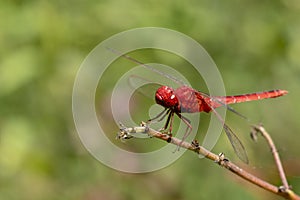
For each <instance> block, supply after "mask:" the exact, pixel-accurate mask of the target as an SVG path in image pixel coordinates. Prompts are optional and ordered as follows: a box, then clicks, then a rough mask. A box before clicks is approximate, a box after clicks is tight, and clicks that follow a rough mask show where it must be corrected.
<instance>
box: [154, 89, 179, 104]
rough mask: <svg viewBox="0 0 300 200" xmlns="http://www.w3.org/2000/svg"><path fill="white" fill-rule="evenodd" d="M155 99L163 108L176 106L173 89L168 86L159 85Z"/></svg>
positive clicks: (176, 100)
mask: <svg viewBox="0 0 300 200" xmlns="http://www.w3.org/2000/svg"><path fill="white" fill-rule="evenodd" d="M155 101H156V103H157V104H159V105H161V106H163V107H165V108H175V107H177V106H178V99H177V97H176V95H175V93H174V89H173V88H171V87H168V86H161V87H160V88H158V89H157V91H156V93H155Z"/></svg>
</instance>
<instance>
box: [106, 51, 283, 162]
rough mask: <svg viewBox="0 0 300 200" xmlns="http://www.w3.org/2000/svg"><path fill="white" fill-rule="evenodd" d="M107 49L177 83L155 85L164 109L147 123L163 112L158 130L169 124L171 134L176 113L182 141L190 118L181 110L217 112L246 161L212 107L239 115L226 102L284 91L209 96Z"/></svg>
mask: <svg viewBox="0 0 300 200" xmlns="http://www.w3.org/2000/svg"><path fill="white" fill-rule="evenodd" d="M108 49H109V50H110V51H112V52H113V53H116V54H118V55H120V56H122V57H124V58H126V59H128V60H130V61H132V62H134V63H137V64H140V65H142V66H144V67H146V68H147V69H149V70H151V71H154V72H156V73H158V74H160V75H162V76H164V77H166V78H169V79H172V80H173V81H175V82H177V83H179V84H180V85H181V86H180V87H178V88H177V89H173V88H171V87H169V86H165V85H163V86H161V87H160V88H158V89H157V91H156V93H155V101H156V103H157V104H159V105H161V106H162V107H164V110H163V111H162V112H161V113H159V114H158V115H157V116H156V117H154V118H152V119H149V120H148V123H151V122H159V121H162V120H163V119H165V117H166V116H167V121H166V123H165V125H164V127H163V128H162V129H161V130H167V129H168V127H169V129H168V133H169V134H172V123H173V119H174V115H177V116H178V117H179V118H180V119H181V120H182V121H183V122H184V123H185V124H186V125H187V129H186V131H185V134H184V136H183V138H182V141H184V140H185V139H186V137H187V136H188V135H189V134H190V132H191V131H192V125H191V121H190V120H189V119H188V118H187V117H185V116H183V115H182V113H197V112H206V113H209V112H212V113H214V114H215V115H216V116H217V118H218V119H219V121H220V122H221V123H222V124H223V129H224V131H225V133H226V135H227V137H228V139H229V141H230V143H231V145H232V147H233V149H234V151H235V153H236V154H237V156H238V157H239V158H240V159H241V160H242V161H243V162H245V163H248V157H247V154H246V151H245V148H244V146H243V144H242V143H241V141H240V140H239V139H238V137H237V136H236V134H235V133H234V132H233V131H232V130H231V128H230V127H229V126H228V125H226V123H225V121H224V119H223V118H222V117H221V115H220V114H219V113H218V112H217V111H216V108H218V107H221V106H225V107H226V108H227V109H228V110H230V111H232V112H234V113H236V114H238V115H240V116H242V115H241V114H239V113H238V112H236V111H235V110H234V109H233V108H231V107H230V106H228V104H234V103H241V102H247V101H254V100H260V99H267V98H276V97H280V96H283V95H285V94H287V93H288V92H287V91H286V90H270V91H264V92H257V93H250V94H242V95H234V96H210V95H208V94H206V93H203V92H200V91H198V90H196V89H193V88H191V87H189V86H187V85H184V84H183V83H182V82H181V81H179V80H177V79H176V78H175V77H173V76H170V75H168V74H164V73H163V72H160V71H159V70H157V69H155V68H152V67H151V66H149V65H147V64H144V63H142V62H140V61H138V60H136V59H134V58H132V57H130V56H128V55H124V54H121V53H120V52H118V51H117V50H114V49H111V48H108ZM242 117H243V116H242Z"/></svg>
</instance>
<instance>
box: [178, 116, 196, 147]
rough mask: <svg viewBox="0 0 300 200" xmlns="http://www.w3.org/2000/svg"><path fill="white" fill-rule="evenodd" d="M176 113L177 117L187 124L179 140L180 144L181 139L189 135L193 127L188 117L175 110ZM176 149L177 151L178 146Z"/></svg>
mask: <svg viewBox="0 0 300 200" xmlns="http://www.w3.org/2000/svg"><path fill="white" fill-rule="evenodd" d="M176 115H177V116H178V117H179V118H180V119H181V120H182V121H183V122H184V123H185V124H186V125H187V127H186V130H185V132H184V135H183V137H182V140H181V144H182V143H183V141H184V140H185V139H186V138H187V137H188V136H189V134H190V133H191V131H192V129H193V127H192V125H191V121H190V120H189V119H188V118H186V117H184V116H182V115H181V114H180V113H177V112H176ZM181 144H180V145H181ZM177 150H178V151H179V146H178V148H177Z"/></svg>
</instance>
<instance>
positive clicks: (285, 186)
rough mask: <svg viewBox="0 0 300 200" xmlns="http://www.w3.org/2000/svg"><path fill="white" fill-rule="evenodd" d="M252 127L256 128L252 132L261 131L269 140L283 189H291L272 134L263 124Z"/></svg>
mask: <svg viewBox="0 0 300 200" xmlns="http://www.w3.org/2000/svg"><path fill="white" fill-rule="evenodd" d="M252 128H253V129H254V130H253V132H251V134H257V133H258V132H259V133H261V135H262V136H263V137H264V138H265V139H266V140H267V142H268V144H269V146H270V148H271V152H272V154H273V157H274V160H275V163H276V166H277V169H278V172H279V176H280V178H281V181H282V184H283V187H282V188H281V189H283V190H286V189H289V188H290V187H289V184H288V182H287V179H286V176H285V173H284V170H283V167H282V163H281V161H280V158H279V154H278V151H277V149H276V147H275V144H274V142H273V140H272V138H271V136H270V134H269V133H268V132H267V131H266V130H265V129H264V127H263V126H262V125H258V126H257V125H254V126H252ZM254 138H256V137H255V136H254Z"/></svg>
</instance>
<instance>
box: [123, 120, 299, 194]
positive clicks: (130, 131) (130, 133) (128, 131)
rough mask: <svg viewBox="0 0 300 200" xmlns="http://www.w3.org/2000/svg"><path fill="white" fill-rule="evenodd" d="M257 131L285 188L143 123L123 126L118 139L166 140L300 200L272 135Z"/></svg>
mask: <svg viewBox="0 0 300 200" xmlns="http://www.w3.org/2000/svg"><path fill="white" fill-rule="evenodd" d="M255 130H256V131H259V132H261V133H262V132H263V133H262V134H263V135H264V137H265V138H266V139H267V141H268V143H269V145H270V146H271V148H272V153H273V155H274V157H276V158H275V160H276V163H277V161H279V163H280V166H281V167H278V169H279V173H280V177H281V179H282V181H283V187H282V186H275V185H273V184H271V183H268V182H266V181H264V180H262V179H260V178H258V177H256V176H255V175H253V174H251V173H249V172H247V171H245V170H244V169H242V168H240V167H238V166H237V165H236V164H234V163H232V162H231V161H229V160H228V159H227V158H225V157H224V155H223V154H221V155H216V154H214V153H212V152H210V151H208V150H207V149H205V148H204V147H202V146H200V145H199V144H198V142H197V141H196V140H195V141H193V142H192V143H188V142H185V141H182V140H180V139H178V138H175V137H171V136H170V135H168V134H164V133H161V132H158V131H156V130H154V129H151V128H149V127H147V126H145V124H144V123H142V125H141V126H139V127H133V128H127V127H124V126H123V125H121V128H120V132H119V134H118V138H119V139H129V138H133V137H134V134H136V133H146V134H148V135H149V136H151V137H155V138H158V139H161V140H164V141H166V142H168V143H172V144H174V145H176V146H180V147H181V148H185V149H188V150H190V151H194V152H196V153H197V154H201V155H203V156H205V157H206V158H208V159H210V160H212V161H213V162H214V163H218V164H219V165H220V166H222V167H224V168H225V169H228V170H229V171H231V172H233V173H234V174H236V175H238V176H240V177H241V178H243V179H245V180H247V181H249V182H251V183H253V184H255V185H257V186H259V187H261V188H263V189H265V190H267V191H270V192H272V193H274V194H276V195H278V196H282V197H284V198H285V199H292V200H300V197H299V196H298V195H297V194H295V193H294V192H293V191H292V190H291V188H290V187H289V186H288V184H287V181H286V178H285V175H284V171H283V169H282V165H281V162H280V160H279V156H278V153H277V151H276V148H275V145H274V143H273V142H272V140H271V137H270V135H269V134H267V132H266V131H265V129H263V128H262V127H261V126H255ZM266 136H267V137H266ZM270 141H271V143H270ZM271 144H272V145H271ZM277 166H279V165H278V163H277ZM282 173H283V175H282Z"/></svg>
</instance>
